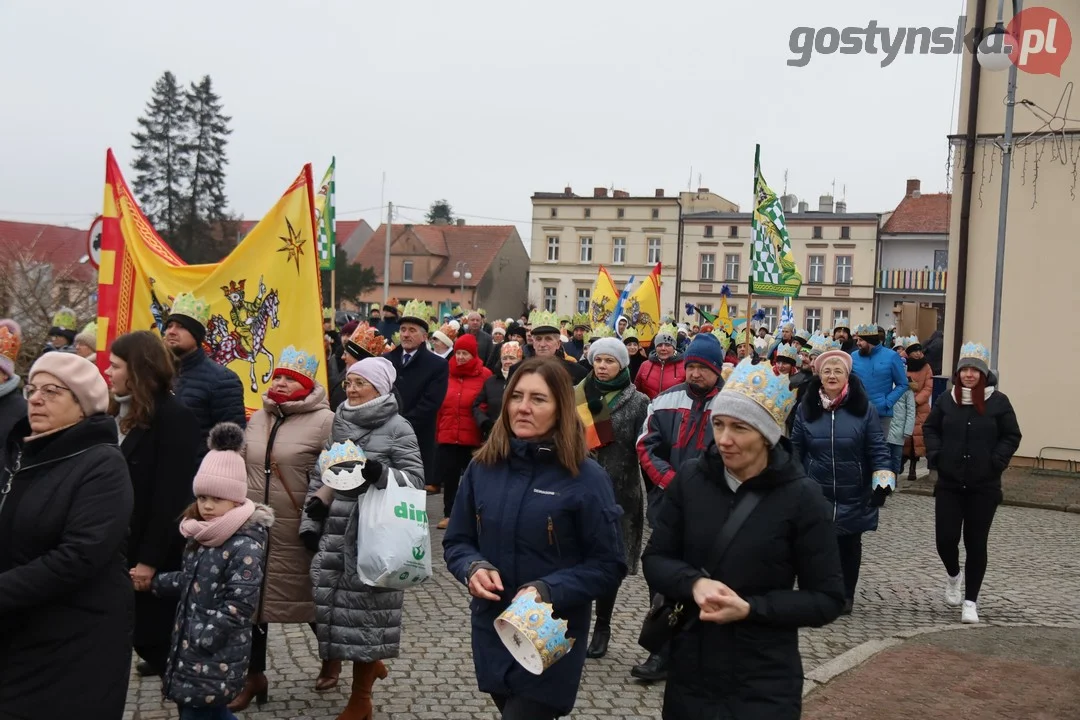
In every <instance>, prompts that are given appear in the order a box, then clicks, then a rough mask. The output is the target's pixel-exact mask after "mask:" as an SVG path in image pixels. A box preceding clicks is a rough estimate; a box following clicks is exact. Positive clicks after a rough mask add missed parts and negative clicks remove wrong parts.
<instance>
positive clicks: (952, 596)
mask: <svg viewBox="0 0 1080 720" xmlns="http://www.w3.org/2000/svg"><path fill="white" fill-rule="evenodd" d="M963 599H964V596H963V595H962V594H961V593H960V574H959V573H957V575H956V577H953V576H952V575H946V576H945V604H946V605H948V606H949V607H960V603H961V602H962V601H963ZM964 622H967V621H966V620H965V621H964ZM975 622H978V620H976V621H975Z"/></svg>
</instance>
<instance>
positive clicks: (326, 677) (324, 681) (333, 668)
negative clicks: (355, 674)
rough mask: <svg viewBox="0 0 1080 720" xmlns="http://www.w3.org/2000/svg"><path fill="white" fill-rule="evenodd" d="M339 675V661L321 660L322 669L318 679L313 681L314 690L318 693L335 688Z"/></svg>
mask: <svg viewBox="0 0 1080 720" xmlns="http://www.w3.org/2000/svg"><path fill="white" fill-rule="evenodd" d="M340 675H341V661H340V660H323V664H322V669H321V670H320V671H319V677H318V678H316V679H315V689H316V690H317V691H318V692H322V691H323V690H329V689H330V688H336V687H337V684H338V677H339V676H340Z"/></svg>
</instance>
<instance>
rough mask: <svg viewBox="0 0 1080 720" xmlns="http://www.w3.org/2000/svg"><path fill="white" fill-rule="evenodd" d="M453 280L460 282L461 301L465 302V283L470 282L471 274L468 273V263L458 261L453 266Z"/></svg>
mask: <svg viewBox="0 0 1080 720" xmlns="http://www.w3.org/2000/svg"><path fill="white" fill-rule="evenodd" d="M454 279H455V280H458V279H460V280H461V301H462V302H463V303H464V302H465V281H466V280H472V273H471V272H469V263H467V262H465V261H464V260H459V261H458V262H457V263H456V264H455V265H454Z"/></svg>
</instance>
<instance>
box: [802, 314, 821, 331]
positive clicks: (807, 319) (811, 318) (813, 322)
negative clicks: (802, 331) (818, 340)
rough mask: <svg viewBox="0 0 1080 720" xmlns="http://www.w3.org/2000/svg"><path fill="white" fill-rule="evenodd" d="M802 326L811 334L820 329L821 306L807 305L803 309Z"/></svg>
mask: <svg viewBox="0 0 1080 720" xmlns="http://www.w3.org/2000/svg"><path fill="white" fill-rule="evenodd" d="M803 327H804V328H806V332H808V333H811V334H813V333H816V332H819V331H820V330H821V308H819V307H808V308H806V309H805V310H804V311H803Z"/></svg>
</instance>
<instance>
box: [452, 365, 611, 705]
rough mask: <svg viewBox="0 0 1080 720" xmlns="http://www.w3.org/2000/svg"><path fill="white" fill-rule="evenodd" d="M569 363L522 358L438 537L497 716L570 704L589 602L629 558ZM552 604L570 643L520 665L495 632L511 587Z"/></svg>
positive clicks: (513, 592)
mask: <svg viewBox="0 0 1080 720" xmlns="http://www.w3.org/2000/svg"><path fill="white" fill-rule="evenodd" d="M563 365H565V362H564V361H562V360H559V359H557V358H555V359H551V358H531V359H529V360H526V361H525V362H523V363H521V364H520V365H518V366H517V368H516V369H515V371H514V374H513V375H511V377H510V381H509V384H508V386H507V388H506V394H505V402H504V404H503V407H502V411H501V412H500V414H499V418H498V420H497V422H496V423H495V426H494V427H493V428H492V431H491V435H490V436H489V437H488V439H487V442H486V443H485V444H484V446H483V447H482V448H480V451H479V452H478V453H477V454H476V456H475V457H474V459H473V461H472V463H471V464H470V465H469V467H468V469H467V470H466V471H465V475H464V476H462V479H461V486H460V487H459V488H458V498H457V502H456V503H455V504H454V508H453V512H452V514H451V515H450V526H449V528H448V529H447V532H446V536H445V537H444V538H443V550H444V553H445V558H446V565H447V567H448V568H449V569H450V572H451V573H452V574H453V575H454V577H456V578H457V579H458V580H459V581H460V582H461V583H462V584H464V585H466V586H467V587H468V588H469V593H470V594H471V595H472V596H473V598H474V599H473V601H472V604H471V609H472V651H473V662H474V665H475V668H476V679H477V684H478V685H479V687H480V690H481V691H483V692H486V693H489V694H490V695H491V696H492V699H493V700H494V701H495V705H496V706H497V707H498V708H499V711H500V712H501V713H502V717H503V718H504V720H524V719H525V718H535V719H538V720H545V719H547V718H556V717H560V716H563V715H568V714H569V713H570V711H571V710H572V709H573V707H574V701H575V699H576V697H577V690H578V686H579V685H580V683H581V673H582V670H583V668H584V665H585V642H584V641H585V639H586V638H587V637H588V633H589V620H590V617H591V615H592V601H593V600H595V599H597V598H599V597H604V596H607V595H610V594H612V593H613V592H615V590H616V589H617V588H618V586H619V582H620V581H621V580H622V578H623V576H624V575H625V574H626V560H625V552H624V549H623V543H622V538H621V533H620V529H619V517H620V515H621V510H620V508H619V506H618V504H616V502H615V495H614V493H613V492H612V489H611V488H612V485H611V478H609V477H608V475H607V473H606V472H604V470H603V468H601V467H600V466H599V465H598V464H597V463H596V461H594V460H591V459H589V458H588V456H587V448H586V444H585V438H584V428H583V427H582V424H581V421H580V419H579V418H578V414H577V410H576V409H575V407H574V393H573V388H572V387H571V385H570V378H569V374H568V373H566V372H565V370H564V369H563ZM523 593H532V594H534V595H535V596H537V597H538V598H539V599H540V601H542V602H548V603H551V604H552V606H553V609H554V614H555V615H556V616H558V617H559V618H563V619H565V620H566V621H567V624H568V631H567V635H568V636H569V637H570V638H575V639H576V640H577V642H576V643H575V644H574V646H573V648H572V649H571V650H570V652H569V653H567V654H566V656H565V657H563V658H562V659H560V660H559V661H558V662H557V663H556V664H554V665H552V666H551V667H549V668H548V669H547V670H546V671H545V672H544V673H543V674H542V675H533V674H531V673H530V672H528V671H527V670H526V669H525V668H524V667H522V666H520V665H519V664H518V663H517V661H515V660H514V657H513V656H512V655H511V654H510V651H509V650H507V649H506V647H505V646H504V645H503V644H502V642H501V641H500V640H499V637H498V635H497V634H496V632H495V628H494V625H493V623H494V621H495V619H496V618H497V617H498V616H499V615H500V614H501V613H502V612H503V611H504V610H505V609H506V608H507V607H508V606H509V605H510V603H511V601H512V600H514V598H515V597H517V596H518V595H521V594H523Z"/></svg>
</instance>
